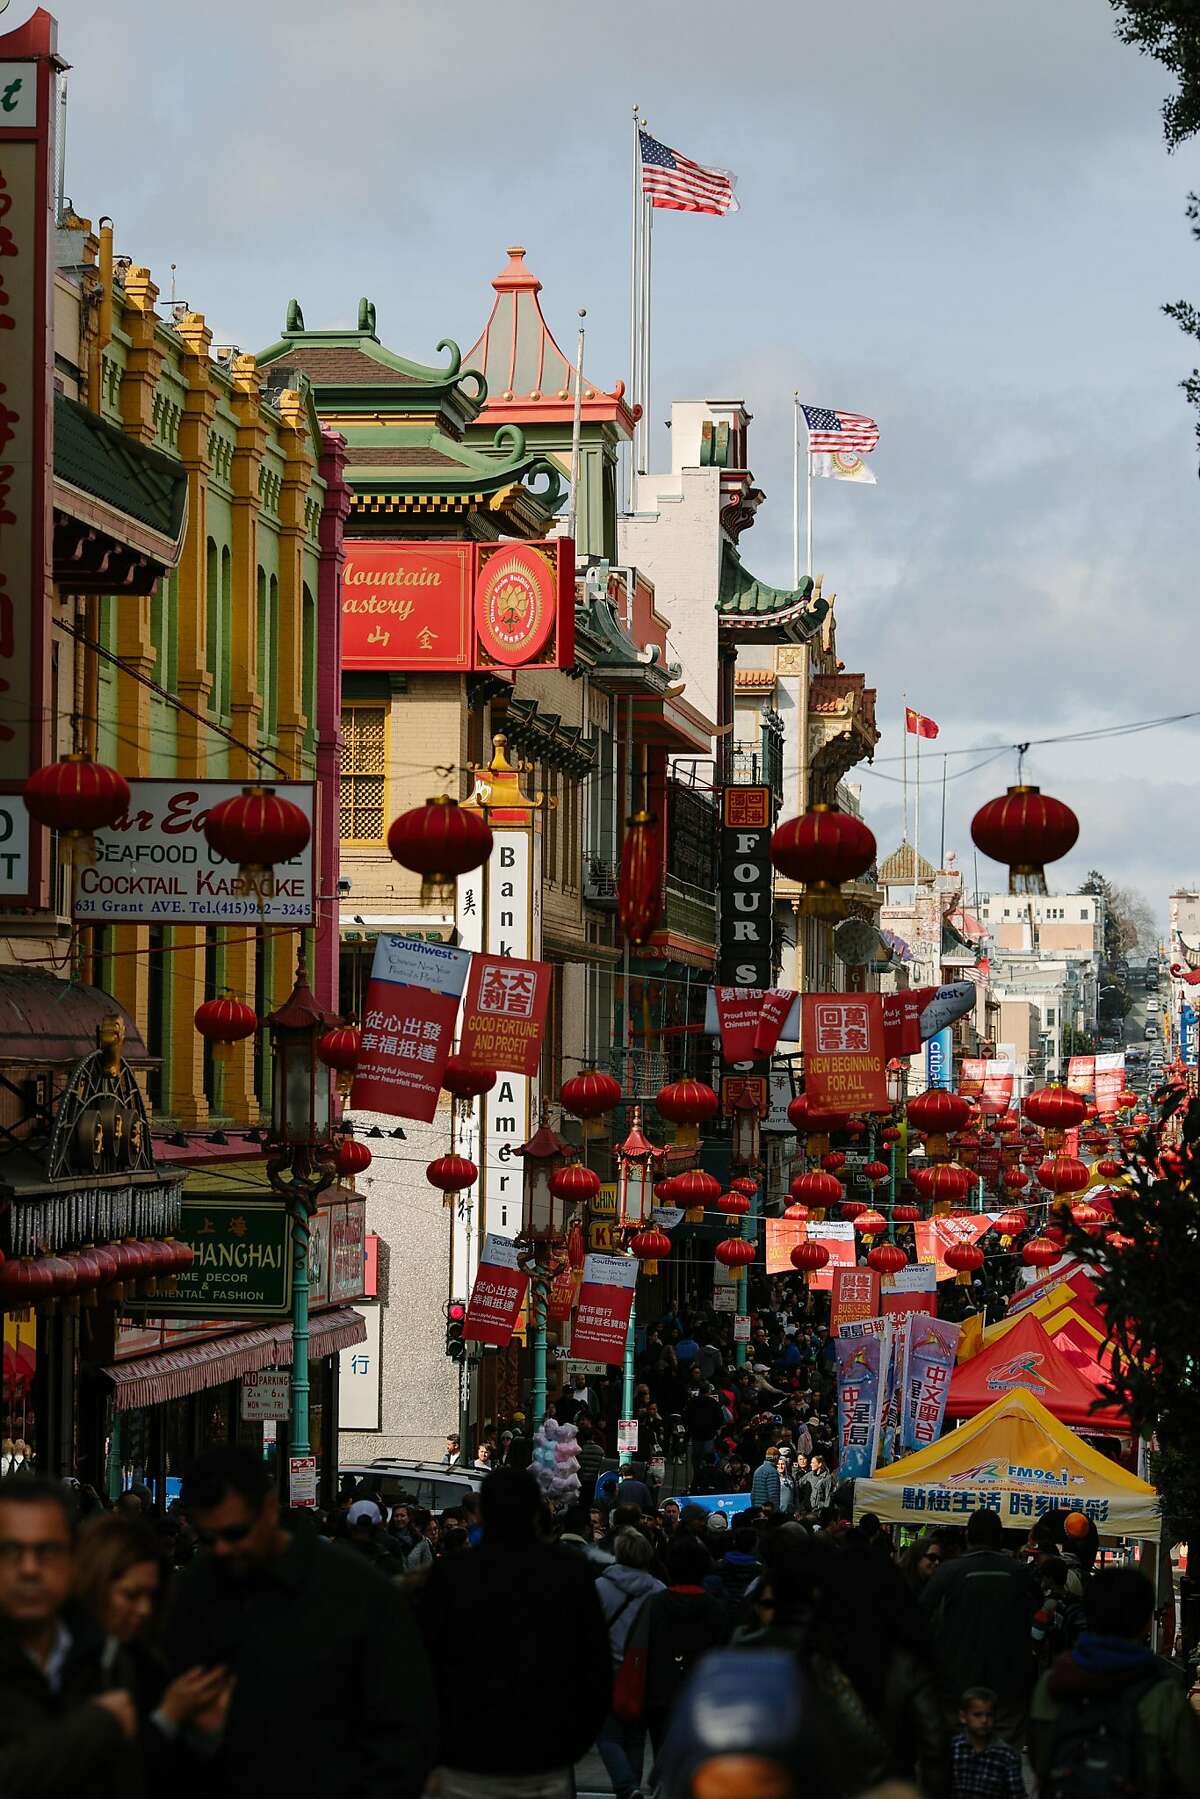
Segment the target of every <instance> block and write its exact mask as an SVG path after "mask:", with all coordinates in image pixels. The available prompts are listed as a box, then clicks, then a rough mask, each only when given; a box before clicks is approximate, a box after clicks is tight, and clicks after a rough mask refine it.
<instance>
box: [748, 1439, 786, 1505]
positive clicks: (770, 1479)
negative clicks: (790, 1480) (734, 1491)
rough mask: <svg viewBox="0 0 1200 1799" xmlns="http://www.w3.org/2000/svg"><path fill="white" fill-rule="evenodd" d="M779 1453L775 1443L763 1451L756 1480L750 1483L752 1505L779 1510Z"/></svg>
mask: <svg viewBox="0 0 1200 1799" xmlns="http://www.w3.org/2000/svg"><path fill="white" fill-rule="evenodd" d="M780 1491H781V1489H780V1484H779V1451H778V1449H776V1447H775V1445H774V1443H769V1444H768V1445H767V1447H766V1449H765V1450H764V1451H763V1459H762V1461H761V1462H760V1463H759V1465H758V1467H757V1468H756V1469H755V1470H754V1478H753V1480H752V1481H751V1482H750V1503H751V1505H773V1506H774V1507H775V1510H776V1511H778V1510H779V1497H780Z"/></svg>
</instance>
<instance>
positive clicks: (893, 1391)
mask: <svg viewBox="0 0 1200 1799" xmlns="http://www.w3.org/2000/svg"><path fill="white" fill-rule="evenodd" d="M885 1325H886V1328H885V1330H884V1333H883V1372H882V1378H881V1380H880V1383H879V1385H880V1392H879V1453H878V1458H877V1464H876V1465H877V1466H885V1465H886V1464H887V1463H888V1462H893V1461H895V1459H896V1439H897V1437H898V1436H899V1434H900V1399H901V1395H902V1393H903V1382H904V1357H905V1353H906V1340H907V1335H908V1326H909V1320H908V1318H907V1317H904V1318H887V1319H885Z"/></svg>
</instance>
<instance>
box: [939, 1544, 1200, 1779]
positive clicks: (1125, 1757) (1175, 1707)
mask: <svg viewBox="0 0 1200 1799" xmlns="http://www.w3.org/2000/svg"><path fill="white" fill-rule="evenodd" d="M930 1584H932V1583H930ZM1083 1603H1084V1610H1085V1613H1086V1617H1087V1629H1086V1630H1085V1631H1083V1633H1082V1634H1081V1635H1080V1638H1079V1641H1078V1642H1077V1643H1076V1645H1075V1647H1074V1649H1071V1650H1069V1651H1068V1652H1067V1653H1066V1654H1065V1655H1060V1656H1059V1658H1058V1660H1057V1661H1056V1662H1055V1663H1054V1666H1053V1667H1052V1668H1050V1669H1049V1671H1048V1672H1047V1673H1045V1674H1043V1676H1042V1678H1041V1680H1040V1681H1039V1682H1038V1685H1037V1691H1036V1692H1035V1693H1034V1695H1033V1704H1032V1706H1031V1708H1030V1715H1029V1747H1030V1754H1031V1758H1032V1761H1033V1765H1034V1769H1035V1771H1036V1773H1037V1777H1038V1781H1039V1783H1040V1790H1041V1791H1042V1792H1044V1793H1053V1792H1054V1791H1055V1790H1056V1789H1057V1787H1058V1786H1059V1785H1061V1784H1063V1782H1064V1780H1065V1778H1066V1777H1068V1776H1069V1774H1070V1772H1071V1770H1072V1769H1073V1768H1074V1767H1075V1766H1076V1764H1077V1759H1078V1757H1079V1755H1080V1751H1081V1748H1083V1747H1086V1749H1087V1752H1088V1755H1089V1759H1090V1758H1092V1757H1095V1756H1096V1755H1097V1753H1103V1754H1107V1755H1109V1756H1110V1757H1111V1758H1112V1764H1111V1765H1113V1766H1114V1768H1115V1770H1116V1774H1117V1777H1118V1778H1122V1777H1123V1778H1124V1781H1125V1783H1126V1784H1128V1785H1129V1789H1130V1790H1131V1791H1136V1792H1137V1794H1138V1799H1196V1796H1197V1795H1200V1716H1197V1714H1196V1713H1195V1712H1194V1711H1193V1710H1192V1708H1191V1706H1190V1705H1189V1703H1188V1698H1187V1693H1186V1691H1185V1689H1184V1687H1183V1685H1182V1684H1181V1683H1180V1682H1179V1681H1178V1680H1176V1679H1175V1672H1176V1670H1175V1669H1174V1668H1173V1666H1172V1664H1171V1663H1169V1662H1163V1661H1160V1660H1159V1658H1158V1657H1157V1656H1156V1655H1154V1654H1153V1653H1152V1651H1151V1650H1150V1649H1149V1648H1148V1647H1147V1643H1146V1638H1147V1636H1148V1634H1149V1630H1150V1621H1151V1618H1152V1617H1153V1615H1154V1588H1153V1587H1152V1586H1151V1584H1150V1582H1149V1581H1148V1580H1147V1579H1146V1577H1145V1575H1144V1574H1139V1573H1138V1571H1137V1569H1136V1568H1106V1569H1104V1570H1103V1571H1102V1572H1101V1573H1099V1574H1095V1575H1093V1576H1092V1578H1091V1580H1090V1581H1089V1583H1088V1587H1087V1591H1086V1592H1085V1594H1084V1601H1083ZM1102 1726H1103V1727H1104V1733H1105V1734H1103V1735H1102V1734H1101V1727H1102ZM1109 1743H1111V1747H1109V1746H1108V1744H1109ZM1113 1790H1114V1791H1115V1790H1116V1788H1115V1787H1114V1788H1113ZM1122 1790H1124V1786H1123V1787H1122Z"/></svg>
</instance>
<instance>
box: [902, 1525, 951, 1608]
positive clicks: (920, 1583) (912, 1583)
mask: <svg viewBox="0 0 1200 1799" xmlns="http://www.w3.org/2000/svg"><path fill="white" fill-rule="evenodd" d="M941 1565H942V1545H941V1543H940V1542H939V1540H938V1538H937V1537H936V1536H934V1535H933V1534H932V1533H931V1532H927V1533H926V1534H925V1535H924V1536H920V1537H918V1538H917V1539H916V1540H915V1542H912V1543H910V1544H909V1546H908V1548H907V1549H906V1550H905V1551H904V1553H903V1555H902V1556H901V1557H900V1572H901V1574H902V1575H903V1577H904V1580H905V1582H906V1584H907V1585H908V1586H909V1587H911V1589H912V1591H913V1592H914V1593H917V1594H919V1593H920V1592H921V1591H922V1590H923V1588H924V1586H925V1584H926V1582H927V1581H930V1580H932V1579H933V1577H934V1575H935V1574H936V1573H937V1571H938V1569H939V1568H940V1567H941Z"/></svg>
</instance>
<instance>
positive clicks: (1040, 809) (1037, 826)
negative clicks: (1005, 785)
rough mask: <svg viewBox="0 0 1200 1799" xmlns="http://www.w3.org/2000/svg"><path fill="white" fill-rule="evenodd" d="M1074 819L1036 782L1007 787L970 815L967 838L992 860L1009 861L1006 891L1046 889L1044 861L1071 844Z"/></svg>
mask: <svg viewBox="0 0 1200 1799" xmlns="http://www.w3.org/2000/svg"><path fill="white" fill-rule="evenodd" d="M1078 837H1079V820H1078V819H1077V818H1076V816H1075V814H1074V813H1073V812H1072V810H1071V808H1070V807H1069V806H1064V805H1063V803H1062V801H1061V800H1056V799H1051V797H1050V795H1049V794H1046V793H1043V792H1042V791H1041V789H1040V788H1038V787H1029V786H1025V785H1023V784H1021V785H1018V786H1015V787H1010V788H1009V790H1008V792H1007V793H1006V794H1004V795H1003V796H1002V797H1001V798H1000V799H995V800H989V801H988V803H987V805H986V806H981V807H980V808H979V811H978V812H977V813H976V814H975V816H974V818H973V819H972V820H971V838H972V841H973V842H974V844H975V847H976V848H977V849H981V850H982V851H983V853H984V855H985V856H990V857H991V858H992V860H993V862H1006V863H1007V864H1008V891H1009V892H1010V893H1045V891H1046V863H1047V862H1057V861H1058V860H1059V858H1060V857H1062V856H1065V855H1066V854H1067V853H1068V852H1069V851H1070V850H1072V849H1074V847H1075V843H1076V840H1077V839H1078Z"/></svg>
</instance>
